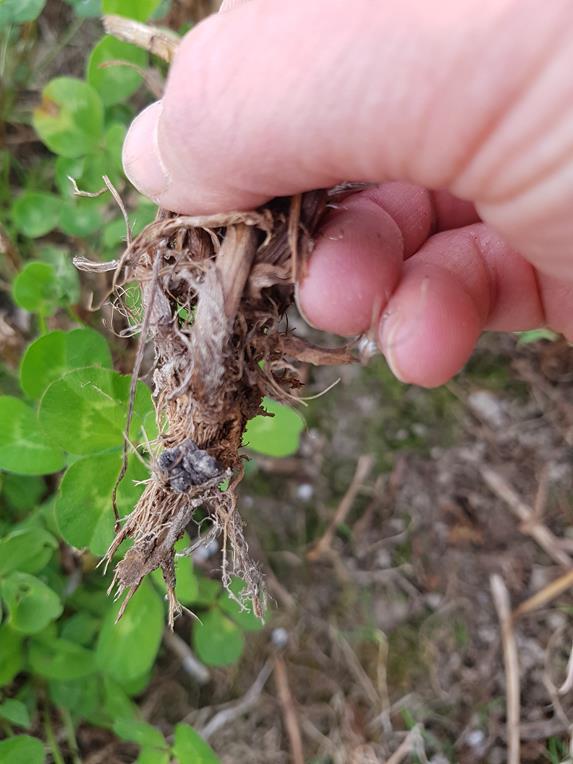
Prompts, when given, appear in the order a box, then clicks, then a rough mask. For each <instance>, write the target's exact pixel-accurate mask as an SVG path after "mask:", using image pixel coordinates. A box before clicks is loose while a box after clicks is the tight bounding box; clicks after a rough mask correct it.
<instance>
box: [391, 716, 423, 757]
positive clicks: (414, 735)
mask: <svg viewBox="0 0 573 764" xmlns="http://www.w3.org/2000/svg"><path fill="white" fill-rule="evenodd" d="M421 745H422V746H423V739H422V734H421V731H420V727H419V726H418V725H417V724H416V725H415V726H414V727H412V729H411V730H410V731H409V732H408V734H407V735H406V737H405V738H404V740H403V741H402V742H401V743H400V745H399V746H398V748H397V749H396V750H395V751H394V753H393V754H392V756H390V758H389V759H386V761H385V764H401V762H402V761H404V760H405V759H406V756H409V755H410V754H411V753H416V752H417V751H418V750H419V749H420V746H421Z"/></svg>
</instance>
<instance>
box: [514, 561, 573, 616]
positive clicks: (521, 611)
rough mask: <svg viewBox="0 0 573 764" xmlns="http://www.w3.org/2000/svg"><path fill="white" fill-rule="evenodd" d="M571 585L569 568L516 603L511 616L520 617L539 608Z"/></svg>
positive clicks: (571, 578)
mask: <svg viewBox="0 0 573 764" xmlns="http://www.w3.org/2000/svg"><path fill="white" fill-rule="evenodd" d="M572 586H573V570H570V571H568V572H567V573H564V574H563V575H562V576H559V578H556V579H555V581H551V582H550V583H549V584H547V586H544V587H543V589H541V590H540V591H538V592H535V594H533V595H532V596H531V597H529V598H528V599H526V600H525V601H524V602H522V603H521V604H520V605H518V606H517V607H516V608H515V610H514V611H513V618H514V619H516V618H520V617H521V616H522V615H526V614H527V613H532V612H533V611H534V610H539V608H541V607H544V606H545V605H548V604H549V603H550V602H552V601H553V600H554V599H556V598H557V597H559V595H560V594H563V592H566V591H567V590H568V589H570V588H571V587H572Z"/></svg>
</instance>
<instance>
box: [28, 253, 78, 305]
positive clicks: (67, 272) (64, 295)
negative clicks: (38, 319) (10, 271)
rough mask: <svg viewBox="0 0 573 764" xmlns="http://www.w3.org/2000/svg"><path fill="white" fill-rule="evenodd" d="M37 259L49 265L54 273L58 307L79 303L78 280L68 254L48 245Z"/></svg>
mask: <svg viewBox="0 0 573 764" xmlns="http://www.w3.org/2000/svg"><path fill="white" fill-rule="evenodd" d="M38 259H39V260H41V261H42V262H44V263H49V264H50V265H51V266H52V267H53V268H54V270H55V271H56V280H57V283H58V294H59V302H60V305H75V303H77V302H79V299H80V278H79V276H78V272H77V270H76V267H75V265H74V264H73V262H72V256H71V254H70V252H69V251H68V250H67V249H62V248H61V247H54V246H53V245H51V244H48V245H45V246H43V247H42V248H41V249H40V251H39V254H38Z"/></svg>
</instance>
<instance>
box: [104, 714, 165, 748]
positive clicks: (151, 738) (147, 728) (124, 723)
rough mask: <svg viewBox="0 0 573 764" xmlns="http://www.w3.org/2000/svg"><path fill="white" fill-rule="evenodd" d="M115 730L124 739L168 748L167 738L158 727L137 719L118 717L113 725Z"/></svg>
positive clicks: (142, 744) (152, 746)
mask: <svg viewBox="0 0 573 764" xmlns="http://www.w3.org/2000/svg"><path fill="white" fill-rule="evenodd" d="M113 731H114V732H115V734H116V735H117V736H118V737H120V738H121V739H122V740H127V741H128V742H130V743H136V744H137V745H139V746H146V747H149V748H160V749H161V748H167V743H166V742H165V738H164V737H163V735H162V734H161V732H160V731H159V730H158V729H156V728H155V727H153V726H152V725H151V724H147V723H146V722H141V721H138V720H137V719H118V720H117V721H116V723H115V724H114V725H113Z"/></svg>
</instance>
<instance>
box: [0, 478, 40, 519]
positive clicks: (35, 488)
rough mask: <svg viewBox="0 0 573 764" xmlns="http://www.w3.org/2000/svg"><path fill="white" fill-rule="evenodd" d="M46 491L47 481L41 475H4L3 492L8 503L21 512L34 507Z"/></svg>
mask: <svg viewBox="0 0 573 764" xmlns="http://www.w3.org/2000/svg"><path fill="white" fill-rule="evenodd" d="M45 492H46V483H45V482H44V480H43V479H42V478H41V477H36V476H31V477H24V476H23V475H9V474H6V475H4V482H3V486H2V493H3V494H4V499H5V500H6V504H7V505H8V506H9V507H10V508H11V509H15V510H17V511H19V512H22V511H26V510H30V509H33V508H34V507H35V506H36V504H37V503H38V502H39V501H40V499H41V498H42V496H43V495H44V493H45Z"/></svg>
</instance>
